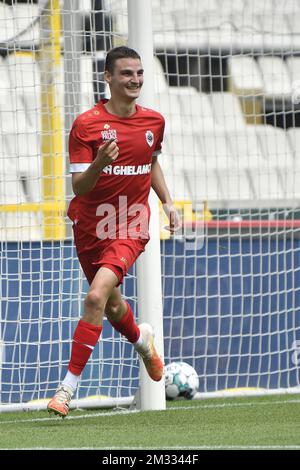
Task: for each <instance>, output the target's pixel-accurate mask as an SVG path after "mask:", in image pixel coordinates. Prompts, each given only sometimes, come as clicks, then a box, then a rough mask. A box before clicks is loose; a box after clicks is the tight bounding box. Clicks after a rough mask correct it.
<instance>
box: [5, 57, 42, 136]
mask: <svg viewBox="0 0 300 470" xmlns="http://www.w3.org/2000/svg"><path fill="white" fill-rule="evenodd" d="M6 63H7V67H8V70H9V77H10V83H11V86H12V87H13V90H14V93H15V94H16V95H17V96H18V97H20V100H21V101H22V103H23V105H24V108H25V113H26V121H27V122H28V123H29V124H30V125H31V126H32V127H33V128H34V129H35V130H36V131H37V132H39V130H40V126H41V124H40V123H41V78H40V70H39V66H38V63H37V62H36V58H35V56H34V54H33V53H30V52H23V53H16V54H9V56H8V57H7V59H6Z"/></svg>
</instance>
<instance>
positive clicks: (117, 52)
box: [104, 46, 141, 74]
mask: <svg viewBox="0 0 300 470" xmlns="http://www.w3.org/2000/svg"><path fill="white" fill-rule="evenodd" d="M118 59H141V57H140V56H139V54H138V53H137V52H136V51H135V50H134V49H130V47H127V46H119V47H114V48H113V49H111V50H110V51H109V52H108V53H107V56H106V60H105V67H104V70H107V71H108V72H109V73H111V74H113V72H114V66H115V61H116V60H118Z"/></svg>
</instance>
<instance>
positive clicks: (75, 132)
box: [69, 121, 93, 173]
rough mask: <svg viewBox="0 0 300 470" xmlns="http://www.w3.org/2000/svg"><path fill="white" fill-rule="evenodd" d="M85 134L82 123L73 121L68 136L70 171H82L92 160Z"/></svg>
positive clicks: (90, 148) (90, 149) (91, 152)
mask: <svg viewBox="0 0 300 470" xmlns="http://www.w3.org/2000/svg"><path fill="white" fill-rule="evenodd" d="M85 134H86V133H85V130H84V128H83V127H82V124H81V123H80V122H78V121H75V122H74V124H73V126H72V129H71V132H70V136H69V158H70V173H82V172H83V171H85V170H86V169H87V168H88V167H89V166H90V164H91V162H92V161H93V150H92V147H91V146H90V145H89V143H88V140H87V136H86V135H85Z"/></svg>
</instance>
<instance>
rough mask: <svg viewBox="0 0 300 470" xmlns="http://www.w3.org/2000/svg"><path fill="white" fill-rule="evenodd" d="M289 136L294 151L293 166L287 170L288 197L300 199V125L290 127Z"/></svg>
mask: <svg viewBox="0 0 300 470" xmlns="http://www.w3.org/2000/svg"><path fill="white" fill-rule="evenodd" d="M286 132H287V136H288V139H289V142H290V145H291V149H292V153H293V166H292V168H291V169H289V171H287V172H286V176H285V177H286V179H287V181H286V188H287V197H288V198H291V199H292V198H297V199H298V200H299V199H300V184H299V181H300V127H294V128H290V129H288V130H287V131H286Z"/></svg>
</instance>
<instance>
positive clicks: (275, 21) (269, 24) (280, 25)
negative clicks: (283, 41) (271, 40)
mask: <svg viewBox="0 0 300 470" xmlns="http://www.w3.org/2000/svg"><path fill="white" fill-rule="evenodd" d="M275 3H276V2H275ZM259 19H260V23H261V27H262V31H266V32H268V33H269V34H277V35H280V34H284V35H289V34H290V28H289V24H288V22H287V20H286V18H285V15H283V14H282V13H280V12H278V11H276V10H274V4H273V10H272V12H271V14H266V12H265V10H264V9H263V11H262V13H261V14H260V15H259Z"/></svg>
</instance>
